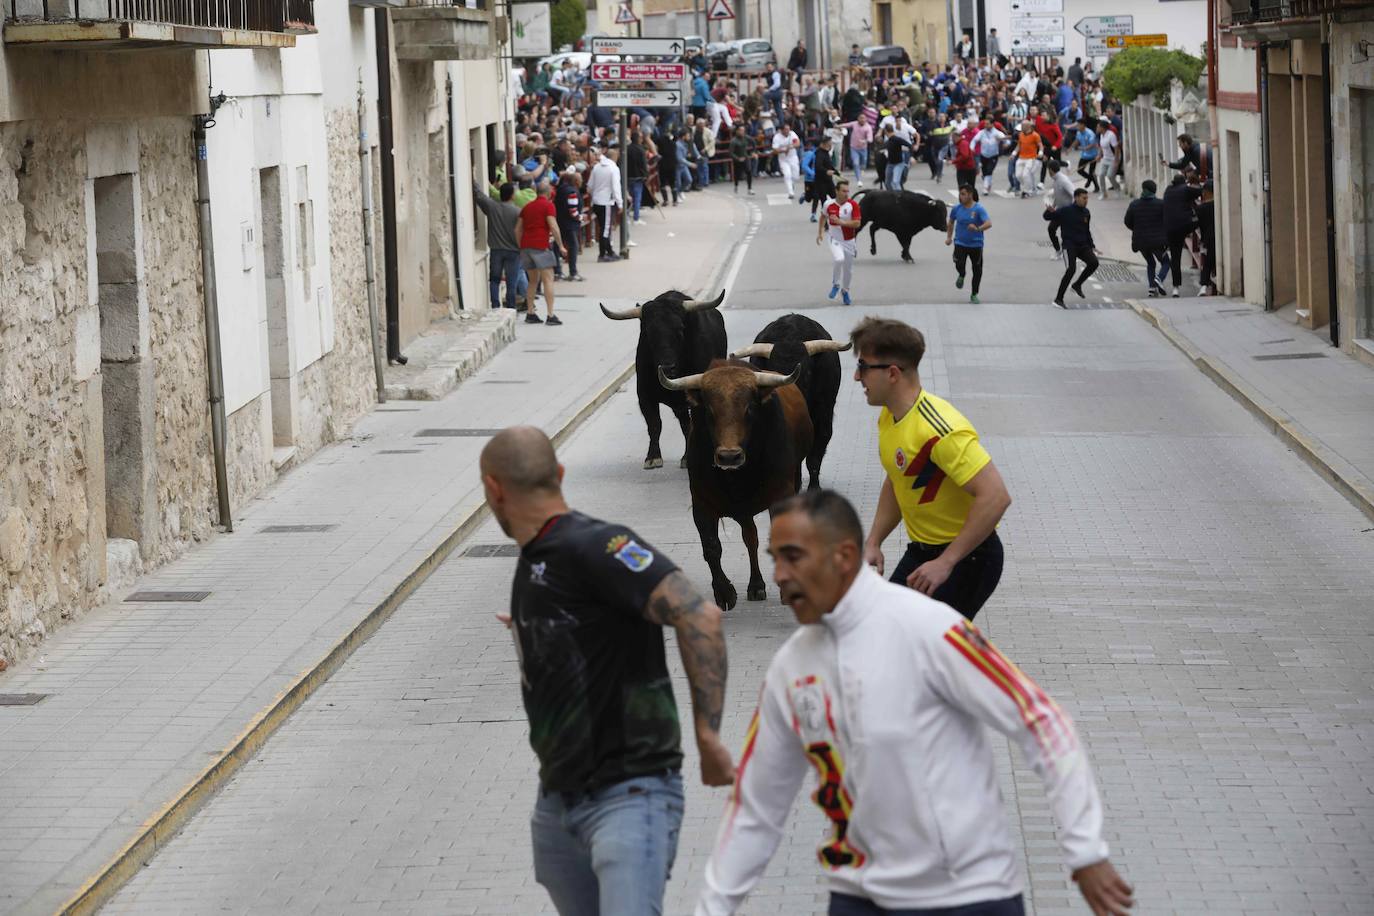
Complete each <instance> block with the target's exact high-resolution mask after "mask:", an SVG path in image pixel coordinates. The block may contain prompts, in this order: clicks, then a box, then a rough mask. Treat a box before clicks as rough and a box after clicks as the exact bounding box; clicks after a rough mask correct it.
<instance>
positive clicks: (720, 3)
mask: <svg viewBox="0 0 1374 916" xmlns="http://www.w3.org/2000/svg"><path fill="white" fill-rule="evenodd" d="M706 18H707V19H709V20H711V21H712V22H715V21H716V20H718V19H734V18H735V11H734V10H732V9H730V2H729V0H711V8H710V9H709V10H707V11H706Z"/></svg>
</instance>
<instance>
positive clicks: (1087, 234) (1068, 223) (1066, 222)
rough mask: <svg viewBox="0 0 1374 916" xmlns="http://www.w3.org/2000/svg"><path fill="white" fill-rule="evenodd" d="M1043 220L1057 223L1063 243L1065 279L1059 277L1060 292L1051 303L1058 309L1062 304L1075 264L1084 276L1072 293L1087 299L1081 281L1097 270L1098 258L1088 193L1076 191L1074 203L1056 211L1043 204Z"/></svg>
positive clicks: (1085, 189)
mask: <svg viewBox="0 0 1374 916" xmlns="http://www.w3.org/2000/svg"><path fill="white" fill-rule="evenodd" d="M1043 215H1044V217H1045V219H1047V220H1054V221H1057V222H1058V223H1059V235H1060V237H1061V238H1062V239H1063V240H1064V276H1062V277H1060V278H1059V292H1058V293H1056V294H1055V297H1054V304H1055V305H1057V306H1059V307H1060V308H1061V309H1063V308H1068V306H1067V305H1065V304H1064V290H1066V289H1068V288H1069V283H1070V282H1071V281H1073V271H1074V267H1075V263H1074V262H1076V261H1082V262H1083V273H1082V274H1080V275H1079V277H1078V280H1077V282H1074V283H1073V291H1074V292H1075V293H1077V294H1078V295H1079V297H1080V298H1087V296H1086V294H1084V292H1083V281H1084V280H1086V279H1088V278H1089V277H1091V276H1092V275H1093V274H1094V273H1095V272H1096V271H1097V255H1096V254H1095V253H1094V252H1093V248H1094V247H1095V246H1094V245H1093V234H1092V229H1091V228H1090V227H1089V224H1090V222H1091V220H1092V214H1091V213H1089V212H1088V190H1087V188H1079V189H1078V190H1077V191H1074V192H1073V203H1071V204H1069V205H1068V206H1067V207H1060V208H1059V209H1058V210H1056V209H1054V208H1053V207H1051V206H1050V205H1049V204H1046V205H1045V212H1044V214H1043Z"/></svg>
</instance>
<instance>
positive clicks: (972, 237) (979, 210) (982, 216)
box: [949, 204, 988, 248]
mask: <svg viewBox="0 0 1374 916" xmlns="http://www.w3.org/2000/svg"><path fill="white" fill-rule="evenodd" d="M949 218H950V219H952V220H954V244H956V245H959V246H960V247H962V248H982V247H983V233H981V232H975V231H974V230H973V228H972V227H974V226H981V225H983V224H984V223H986V222H987V221H988V211H986V210H984V209H983V205H982V204H974V205H973V206H971V207H965V206H964V205H963V204H956V205H955V207H954V209H953V210H951V211H950V213H949Z"/></svg>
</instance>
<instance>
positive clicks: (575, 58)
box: [538, 51, 592, 70]
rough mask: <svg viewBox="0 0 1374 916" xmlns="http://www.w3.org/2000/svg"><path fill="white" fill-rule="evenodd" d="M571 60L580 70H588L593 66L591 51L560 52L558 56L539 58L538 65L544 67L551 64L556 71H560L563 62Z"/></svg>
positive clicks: (551, 55)
mask: <svg viewBox="0 0 1374 916" xmlns="http://www.w3.org/2000/svg"><path fill="white" fill-rule="evenodd" d="M569 58H571V59H572V62H573V63H575V64H577V66H578V69H580V70H586V69H587V68H588V67H590V66H591V65H592V54H591V52H590V51H560V52H559V53H557V54H550V55H549V56H548V57H541V58H539V64H538V65H539V66H540V67H542V66H544V65H545V64H551V65H553V69H554V70H558V69H559V68H560V67H562V66H563V61H565V60H568V59H569Z"/></svg>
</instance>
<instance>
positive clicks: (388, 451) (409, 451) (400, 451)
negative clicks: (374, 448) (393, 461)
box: [377, 448, 420, 455]
mask: <svg viewBox="0 0 1374 916" xmlns="http://www.w3.org/2000/svg"><path fill="white" fill-rule="evenodd" d="M377 454H378V455H418V454H420V450H419V449H418V448H384V449H382V450H381V451H380V452H378V453H377Z"/></svg>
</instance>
